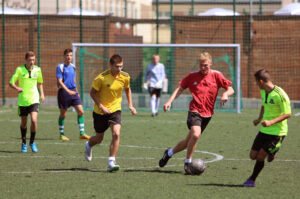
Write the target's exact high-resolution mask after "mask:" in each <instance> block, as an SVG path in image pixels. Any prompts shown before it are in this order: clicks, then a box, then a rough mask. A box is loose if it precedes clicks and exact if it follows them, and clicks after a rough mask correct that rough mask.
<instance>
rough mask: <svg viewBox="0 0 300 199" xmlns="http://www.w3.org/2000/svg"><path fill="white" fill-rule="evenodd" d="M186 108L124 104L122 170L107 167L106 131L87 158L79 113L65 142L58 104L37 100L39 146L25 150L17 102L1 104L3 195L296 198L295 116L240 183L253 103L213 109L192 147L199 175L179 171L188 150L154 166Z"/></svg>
mask: <svg viewBox="0 0 300 199" xmlns="http://www.w3.org/2000/svg"><path fill="white" fill-rule="evenodd" d="M296 112H300V111H299V110H295V111H294V113H296ZM186 116H187V113H185V112H176V113H175V112H173V113H172V112H171V113H160V115H159V116H158V117H154V118H152V117H150V114H149V113H146V112H141V113H139V114H138V115H136V116H131V115H130V113H129V112H123V114H122V120H123V127H122V130H121V146H120V150H119V153H118V157H117V163H118V164H119V165H120V166H121V170H120V171H118V172H116V173H107V172H106V171H105V169H106V166H107V156H108V147H109V143H110V141H111V132H110V131H107V132H106V135H105V138H104V141H103V143H102V144H101V145H99V146H96V147H94V149H93V160H92V161H91V162H87V161H86V160H85V159H84V157H83V152H84V143H85V141H83V140H79V139H78V137H79V132H78V127H77V123H76V114H75V113H73V112H68V116H67V119H66V120H65V133H66V136H68V137H69V138H70V139H71V140H70V141H69V142H62V141H60V140H59V134H58V126H57V117H58V109H56V108H43V107H42V108H41V109H40V113H39V118H38V125H39V126H38V132H37V136H36V143H37V146H38V149H39V152H38V153H32V152H31V150H30V149H29V151H28V153H25V154H24V153H21V152H20V148H21V144H20V143H21V141H20V132H19V123H20V121H19V117H17V110H16V109H15V108H0V126H1V139H0V198H1V199H2V198H3V199H4V198H14V199H15V198H22V199H26V198H30V199H31V198H43V199H44V198H101V199H104V198H172V199H173V198H181V199H182V198H222V199H224V198H255V199H258V198H264V199H265V198H288V199H290V198H299V192H298V191H299V189H300V155H299V154H300V134H299V122H300V116H298V117H296V116H294V117H292V118H290V119H289V136H288V137H287V138H286V139H285V141H284V143H283V145H282V148H281V151H280V152H279V153H278V155H277V157H276V159H275V160H274V162H272V163H266V164H265V168H264V170H263V171H262V173H261V174H260V175H259V176H258V178H257V181H256V187H255V188H243V187H241V186H240V185H241V184H242V183H243V182H244V181H245V180H246V179H247V178H248V177H249V175H250V174H251V172H252V169H253V165H254V161H250V160H249V157H248V154H249V150H250V148H251V145H252V142H253V139H254V137H255V136H256V134H257V132H258V130H259V128H258V127H254V126H253V125H252V120H253V119H256V117H257V116H258V110H245V111H244V112H243V113H241V114H235V113H216V114H215V116H214V117H213V119H212V120H211V122H210V124H209V125H208V127H207V129H206V130H205V132H204V134H203V135H202V136H201V137H200V140H199V142H198V145H197V152H196V153H195V154H194V158H201V159H203V160H205V161H206V162H207V164H206V166H207V169H206V171H205V173H204V174H202V175H201V176H185V175H184V170H183V163H184V157H185V152H181V153H178V154H176V155H175V156H173V158H172V159H171V160H170V161H169V163H168V166H167V167H165V168H163V169H160V168H158V161H159V159H160V158H161V156H162V154H163V151H164V149H165V148H166V147H172V146H174V145H175V144H176V143H177V142H178V141H179V140H180V139H183V138H184V137H185V135H186V134H187V127H186ZM85 119H86V123H85V124H86V131H87V134H89V135H93V134H94V131H93V125H92V113H91V112H89V111H87V112H86V113H85ZM29 134H30V133H29V132H27V135H28V136H27V137H29ZM221 158H223V159H221ZM220 159H221V160H220Z"/></svg>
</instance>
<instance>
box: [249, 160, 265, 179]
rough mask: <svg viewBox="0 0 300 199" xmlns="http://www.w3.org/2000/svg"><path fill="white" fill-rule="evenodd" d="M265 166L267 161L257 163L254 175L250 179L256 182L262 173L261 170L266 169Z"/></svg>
mask: <svg viewBox="0 0 300 199" xmlns="http://www.w3.org/2000/svg"><path fill="white" fill-rule="evenodd" d="M264 165H265V161H262V162H261V161H256V163H255V166H254V169H253V173H252V175H251V176H250V179H251V180H253V181H255V179H256V177H257V176H258V174H259V173H260V172H261V170H262V169H263V168H264Z"/></svg>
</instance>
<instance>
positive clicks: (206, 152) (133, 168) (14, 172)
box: [0, 142, 223, 174]
mask: <svg viewBox="0 0 300 199" xmlns="http://www.w3.org/2000/svg"><path fill="white" fill-rule="evenodd" d="M0 143H5V142H0ZM52 144H59V143H52ZM120 146H121V147H128V148H145V149H159V150H161V149H165V148H162V147H151V146H135V145H120ZM195 152H196V153H204V154H209V155H213V156H215V158H214V159H212V160H207V161H204V162H205V163H212V162H216V161H220V160H222V159H223V156H222V155H219V154H216V153H212V152H208V151H199V150H195ZM10 157H12V156H0V158H10ZM17 157H18V158H19V157H21V158H25V157H27V158H47V157H48V158H65V157H62V156H17ZM68 157H69V158H77V157H76V156H68ZM14 158H16V156H15V157H14ZM96 158H105V159H106V158H107V157H96ZM118 158H120V159H122V158H123V159H134V158H127V157H118ZM137 158H138V159H146V158H147V157H137ZM135 159H136V158H135ZM149 159H151V160H155V159H156V158H151V157H149ZM174 159H182V158H174ZM177 166H182V164H180V165H168V166H166V167H177ZM154 168H157V169H158V168H159V167H158V166H149V167H130V168H124V169H122V170H136V169H154ZM99 171H102V170H99ZM104 171H105V170H104ZM62 172H74V171H69V170H66V171H22V172H18V171H11V172H1V173H6V174H30V173H62Z"/></svg>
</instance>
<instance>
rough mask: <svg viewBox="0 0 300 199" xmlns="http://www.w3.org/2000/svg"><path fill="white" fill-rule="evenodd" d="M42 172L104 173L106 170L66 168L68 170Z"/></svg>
mask: <svg viewBox="0 0 300 199" xmlns="http://www.w3.org/2000/svg"><path fill="white" fill-rule="evenodd" d="M44 171H51V172H57V173H59V172H72V171H87V172H105V173H107V171H106V170H100V169H87V168H68V169H44Z"/></svg>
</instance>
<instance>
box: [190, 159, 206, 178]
mask: <svg viewBox="0 0 300 199" xmlns="http://www.w3.org/2000/svg"><path fill="white" fill-rule="evenodd" d="M190 169H191V173H192V175H201V174H202V173H203V172H204V171H205V169H206V166H205V163H204V161H203V160H201V159H194V160H192V164H191V167H190Z"/></svg>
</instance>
